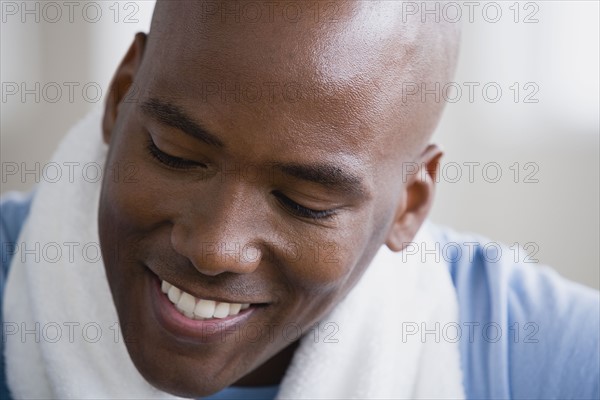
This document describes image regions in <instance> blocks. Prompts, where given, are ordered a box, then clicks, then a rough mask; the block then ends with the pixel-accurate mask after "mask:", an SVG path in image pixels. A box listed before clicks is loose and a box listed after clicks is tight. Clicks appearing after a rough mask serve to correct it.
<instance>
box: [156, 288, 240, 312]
mask: <svg viewBox="0 0 600 400" xmlns="http://www.w3.org/2000/svg"><path fill="white" fill-rule="evenodd" d="M161 290H162V292H163V293H164V294H166V295H167V297H168V299H169V301H170V302H171V303H173V305H174V306H175V308H176V309H177V311H179V312H180V313H181V314H182V315H184V316H186V317H187V318H189V319H195V320H206V319H214V318H218V319H222V318H227V317H229V316H234V315H238V314H239V313H240V311H242V310H245V309H247V308H248V307H250V304H249V303H245V304H240V303H225V302H217V301H214V300H206V299H199V298H197V297H194V296H192V295H191V294H189V293H187V292H185V291H183V290H181V289H179V288H178V287H176V286H174V285H172V284H171V283H169V282H167V281H165V280H161Z"/></svg>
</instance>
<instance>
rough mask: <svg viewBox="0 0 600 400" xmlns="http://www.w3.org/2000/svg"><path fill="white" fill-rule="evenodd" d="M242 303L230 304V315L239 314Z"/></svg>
mask: <svg viewBox="0 0 600 400" xmlns="http://www.w3.org/2000/svg"><path fill="white" fill-rule="evenodd" d="M241 309H242V305H241V304H240V303H233V304H231V305H230V306H229V315H238V314H239V312H240V310H241Z"/></svg>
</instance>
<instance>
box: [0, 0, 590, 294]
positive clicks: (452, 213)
mask: <svg viewBox="0 0 600 400" xmlns="http://www.w3.org/2000/svg"><path fill="white" fill-rule="evenodd" d="M67 3H68V2H33V1H31V2H21V1H19V2H11V1H3V2H2V3H1V6H2V25H1V32H0V38H1V39H0V40H1V65H0V66H1V72H0V75H1V82H2V103H1V115H0V117H1V118H0V120H1V132H0V138H1V143H0V144H1V146H0V147H1V150H0V157H1V160H2V181H1V192H2V193H6V192H8V191H11V190H19V191H27V190H30V189H31V187H32V186H33V185H35V183H36V182H35V180H36V178H35V174H34V175H27V176H26V177H25V179H23V177H22V175H21V174H20V173H17V174H14V175H13V174H12V172H11V168H14V166H15V165H18V166H19V168H21V166H26V167H27V168H31V169H33V168H35V167H34V165H35V163H40V165H41V166H42V167H43V163H45V162H47V161H49V159H50V157H51V155H52V152H53V150H54V149H55V147H56V145H57V143H58V142H59V141H60V139H61V138H62V137H63V135H64V134H65V133H66V132H67V130H68V129H69V127H71V126H72V125H73V124H74V123H75V122H76V121H77V120H78V119H80V118H81V117H82V116H84V115H85V114H86V113H87V112H88V111H89V110H91V109H92V108H94V107H98V106H101V105H102V104H103V102H104V97H103V94H104V93H105V92H106V88H107V85H108V83H109V81H110V79H111V76H112V73H113V71H114V70H115V68H116V67H117V65H118V63H119V61H120V59H121V57H122V56H123V55H124V53H125V51H126V50H127V48H128V46H129V44H130V43H131V40H132V39H133V35H134V33H135V32H137V31H147V30H148V28H149V25H150V18H151V14H152V9H153V7H154V1H136V2H132V1H96V2H93V1H83V2H71V3H68V4H67ZM466 3H468V2H456V3H453V4H454V5H451V6H449V7H444V8H442V7H440V8H439V9H437V10H436V9H435V7H436V6H435V4H434V2H425V3H422V2H415V3H413V4H414V5H415V6H416V7H417V9H416V10H415V9H413V8H408V9H407V15H408V14H409V13H410V15H412V13H413V12H414V13H416V15H417V16H419V15H423V16H424V17H426V18H432V17H433V18H435V17H436V15H435V14H436V13H437V17H440V18H446V19H448V20H452V21H454V20H457V19H459V20H460V21H461V23H462V27H463V36H462V49H461V57H460V62H459V65H458V70H457V74H456V77H455V79H454V83H453V84H452V85H450V86H448V87H445V88H444V87H442V88H439V90H438V91H437V92H438V94H440V95H441V96H442V98H446V99H447V100H448V101H449V104H448V106H447V108H446V111H445V114H444V116H443V118H442V121H441V123H440V125H439V127H438V129H437V131H436V134H435V141H436V142H437V143H439V144H440V145H441V147H442V148H443V149H444V151H445V157H444V160H443V163H442V166H441V168H440V171H439V175H440V181H439V184H438V193H437V196H436V203H435V206H434V210H433V214H432V216H431V219H432V220H433V221H434V222H437V223H440V224H445V225H449V226H451V227H453V228H455V229H456V230H459V231H469V232H476V233H479V234H482V235H484V236H486V237H487V238H489V240H491V241H497V242H502V243H505V244H508V245H509V246H511V245H514V246H520V247H522V248H523V249H522V250H521V251H519V252H517V251H516V248H517V247H513V248H514V249H515V250H514V251H513V256H514V257H515V258H517V259H518V260H520V261H523V260H529V261H532V262H534V263H535V262H537V263H541V264H548V265H551V266H552V267H553V268H554V269H556V270H557V271H559V273H560V274H562V275H563V276H566V277H568V278H570V279H573V280H575V281H578V282H580V283H583V284H585V285H587V286H591V287H595V288H598V287H600V275H599V270H600V267H599V265H600V257H599V243H600V234H599V230H600V221H599V208H600V206H599V204H600V201H599V182H600V177H599V171H600V166H599V149H600V144H599V137H600V132H599V109H600V104H599V86H600V84H599V74H600V73H599V48H600V44H599V37H600V32H599V21H598V19H599V2H596V1H564V2H563V1H536V2H527V1H522V2H474V3H473V2H471V3H470V4H471V5H467V4H466ZM422 4H428V5H429V6H430V8H429V9H430V10H434V11H433V12H434V14H426V13H423V12H424V11H425V10H423V9H420V7H421V5H422ZM473 4H474V5H473ZM438 6H439V4H438ZM421 13H423V14H421ZM427 89H430V90H431V89H432V88H427ZM434 95H435V94H430V95H428V96H434ZM15 163H16V164H15ZM526 257H528V258H526Z"/></svg>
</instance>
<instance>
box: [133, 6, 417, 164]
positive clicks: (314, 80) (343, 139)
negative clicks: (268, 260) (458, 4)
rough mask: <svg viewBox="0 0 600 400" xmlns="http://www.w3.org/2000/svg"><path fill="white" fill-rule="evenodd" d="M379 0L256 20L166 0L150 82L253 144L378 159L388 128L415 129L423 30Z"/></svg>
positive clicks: (148, 89)
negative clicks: (404, 94)
mask: <svg viewBox="0 0 600 400" xmlns="http://www.w3.org/2000/svg"><path fill="white" fill-rule="evenodd" d="M259 3H260V2H259ZM380 3H381V2H370V1H369V2H363V1H359V2H356V1H353V2H335V4H336V5H337V6H336V10H337V11H336V12H337V13H338V14H339V15H338V16H336V18H335V19H334V20H319V19H314V18H308V17H307V18H303V19H300V20H299V21H296V22H290V21H289V20H285V19H277V18H273V20H272V21H262V22H258V23H257V22H248V21H245V20H243V19H242V20H236V18H225V19H224V18H222V15H220V14H217V15H216V16H210V15H206V13H205V11H204V9H203V2H181V1H176V2H165V1H163V2H159V3H158V4H157V10H156V12H155V13H156V14H155V20H154V22H153V27H152V31H151V34H150V39H149V43H148V47H147V49H146V55H145V62H144V63H143V66H142V72H141V74H140V75H141V77H142V79H143V86H144V91H145V93H146V94H147V96H148V97H152V98H160V99H164V100H167V101H169V102H171V103H174V104H176V105H178V106H180V107H182V108H183V109H185V110H186V111H187V113H188V114H190V115H192V116H195V117H197V118H198V119H199V120H201V122H202V123H203V124H206V125H208V126H209V127H211V128H213V129H214V130H215V131H217V132H225V131H226V132H237V135H236V136H237V139H240V140H241V141H246V142H247V143H246V145H248V146H251V145H252V144H253V143H256V140H262V141H263V142H266V141H268V142H269V143H273V144H279V145H281V144H285V146H284V147H288V148H289V147H293V148H294V149H295V150H300V151H306V150H307V148H310V149H312V150H315V151H318V150H322V151H323V152H329V153H332V152H335V151H337V150H339V152H340V153H343V152H346V153H351V154H354V155H356V156H358V157H361V156H362V155H364V157H367V156H372V155H373V154H375V153H379V154H378V156H379V157H380V158H381V156H385V154H386V153H385V151H383V150H384V149H385V148H386V147H388V148H389V145H387V146H386V143H387V142H389V140H388V139H389V135H390V134H394V137H399V136H403V135H404V134H408V133H409V132H414V131H417V129H415V127H414V123H415V121H417V120H418V119H414V118H413V119H409V118H406V117H405V116H406V115H408V114H409V109H410V107H407V106H406V105H401V99H400V98H401V82H404V81H409V80H412V79H414V78H413V77H412V74H413V72H414V71H415V68H413V67H411V66H413V65H414V64H415V63H416V64H417V65H418V64H419V62H418V60H415V59H416V58H418V57H417V55H418V52H417V51H415V48H416V47H415V42H416V41H418V40H419V36H420V33H419V32H418V30H417V29H413V28H411V27H409V26H399V25H398V24H399V23H400V22H399V21H400V20H399V19H398V18H396V17H395V14H394V9H393V5H394V4H395V3H397V2H383V3H384V4H392V8H391V9H390V8H385V9H382V8H381V7H380ZM217 4H221V3H217ZM332 4H334V3H332ZM374 4H377V5H378V6H374ZM263 148H264V149H265V150H267V149H268V146H263ZM270 150H272V149H270ZM366 161H367V160H366V159H364V160H363V162H366Z"/></svg>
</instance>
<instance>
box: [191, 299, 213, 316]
mask: <svg viewBox="0 0 600 400" xmlns="http://www.w3.org/2000/svg"><path fill="white" fill-rule="evenodd" d="M215 305H216V303H215V302H214V301H212V300H200V301H198V304H196V308H195V309H194V314H195V315H196V316H197V317H200V318H212V316H213V315H214V314H215Z"/></svg>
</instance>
